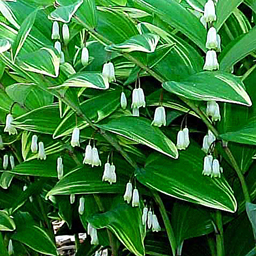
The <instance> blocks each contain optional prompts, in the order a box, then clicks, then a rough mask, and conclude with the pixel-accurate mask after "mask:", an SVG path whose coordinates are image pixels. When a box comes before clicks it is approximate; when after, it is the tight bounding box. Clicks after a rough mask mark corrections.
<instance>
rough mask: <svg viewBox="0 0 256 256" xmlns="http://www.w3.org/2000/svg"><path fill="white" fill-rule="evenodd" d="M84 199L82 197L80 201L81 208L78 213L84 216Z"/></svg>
mask: <svg viewBox="0 0 256 256" xmlns="http://www.w3.org/2000/svg"><path fill="white" fill-rule="evenodd" d="M84 201H85V200H84V197H80V199H79V207H78V213H79V214H80V215H82V214H83V213H84Z"/></svg>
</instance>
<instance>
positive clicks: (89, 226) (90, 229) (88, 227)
mask: <svg viewBox="0 0 256 256" xmlns="http://www.w3.org/2000/svg"><path fill="white" fill-rule="evenodd" d="M92 229H93V226H92V224H91V223H89V222H88V224H87V234H88V235H89V236H90V235H91V233H92Z"/></svg>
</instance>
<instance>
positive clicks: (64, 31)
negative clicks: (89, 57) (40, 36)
mask: <svg viewBox="0 0 256 256" xmlns="http://www.w3.org/2000/svg"><path fill="white" fill-rule="evenodd" d="M62 36H63V41H64V44H65V45H67V44H68V41H69V28H68V25H67V24H63V26H62Z"/></svg>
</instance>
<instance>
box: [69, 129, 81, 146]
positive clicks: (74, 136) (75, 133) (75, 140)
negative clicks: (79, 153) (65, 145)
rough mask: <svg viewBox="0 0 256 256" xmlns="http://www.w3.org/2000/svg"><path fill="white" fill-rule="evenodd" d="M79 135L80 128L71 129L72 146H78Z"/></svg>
mask: <svg viewBox="0 0 256 256" xmlns="http://www.w3.org/2000/svg"><path fill="white" fill-rule="evenodd" d="M79 136H80V130H79V128H78V127H75V128H74V130H73V133H72V137H71V146H72V147H76V146H77V147H79V146H80V143H79Z"/></svg>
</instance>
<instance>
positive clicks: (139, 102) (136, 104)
mask: <svg viewBox="0 0 256 256" xmlns="http://www.w3.org/2000/svg"><path fill="white" fill-rule="evenodd" d="M145 106H146V101H145V95H144V92H143V89H142V88H138V89H136V88H135V89H133V91H132V106H131V108H132V109H135V108H140V107H144V108H145Z"/></svg>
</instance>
